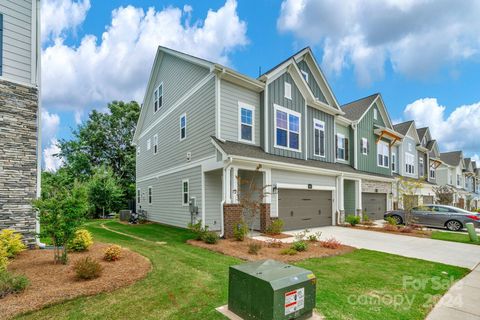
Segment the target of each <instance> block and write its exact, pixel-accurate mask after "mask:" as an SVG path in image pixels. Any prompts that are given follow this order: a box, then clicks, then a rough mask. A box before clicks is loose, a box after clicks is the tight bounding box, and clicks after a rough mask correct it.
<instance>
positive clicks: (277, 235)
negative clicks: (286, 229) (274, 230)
mask: <svg viewBox="0 0 480 320" xmlns="http://www.w3.org/2000/svg"><path fill="white" fill-rule="evenodd" d="M260 235H261V236H262V237H267V238H273V239H286V238H292V237H293V236H291V235H289V234H286V233H279V234H268V233H261V234H260Z"/></svg>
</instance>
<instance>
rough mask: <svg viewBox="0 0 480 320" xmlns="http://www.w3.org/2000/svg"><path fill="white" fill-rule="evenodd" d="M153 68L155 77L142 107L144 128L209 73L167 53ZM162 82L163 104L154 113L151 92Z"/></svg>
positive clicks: (205, 69)
mask: <svg viewBox="0 0 480 320" xmlns="http://www.w3.org/2000/svg"><path fill="white" fill-rule="evenodd" d="M157 67H158V70H155V74H156V77H155V78H154V79H153V80H152V81H153V85H152V86H151V88H149V91H148V92H147V95H146V97H147V98H146V101H145V105H144V106H143V108H145V110H146V111H147V112H146V114H145V116H146V117H145V119H144V124H143V125H144V128H147V127H148V126H149V124H151V123H152V122H154V121H155V120H156V119H157V118H158V117H160V116H161V115H162V114H164V113H165V112H166V111H167V110H168V109H169V108H170V107H172V106H173V104H175V103H176V102H177V101H178V100H179V99H180V98H181V97H182V96H184V95H185V93H187V91H188V90H190V89H191V88H192V87H193V86H195V84H197V83H198V82H199V81H200V80H201V79H202V78H204V77H205V76H207V75H208V74H209V72H210V71H209V70H208V69H207V68H204V67H201V66H198V65H196V64H193V63H191V62H188V61H185V60H183V59H179V58H177V57H174V56H172V55H169V54H163V59H162V61H161V63H160V65H159V66H157ZM162 82H163V106H162V107H161V108H160V110H159V111H157V112H156V113H154V112H153V111H154V109H153V94H154V90H155V89H156V88H157V87H158V86H159V85H160V83H162Z"/></svg>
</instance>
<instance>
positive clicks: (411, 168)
mask: <svg viewBox="0 0 480 320" xmlns="http://www.w3.org/2000/svg"><path fill="white" fill-rule="evenodd" d="M405 172H406V173H409V174H414V173H415V156H414V155H413V154H411V153H406V154H405Z"/></svg>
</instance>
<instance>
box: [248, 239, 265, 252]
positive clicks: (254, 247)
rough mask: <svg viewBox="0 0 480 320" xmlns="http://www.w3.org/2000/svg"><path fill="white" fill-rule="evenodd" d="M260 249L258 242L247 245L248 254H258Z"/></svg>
mask: <svg viewBox="0 0 480 320" xmlns="http://www.w3.org/2000/svg"><path fill="white" fill-rule="evenodd" d="M260 249H262V245H261V244H260V243H259V242H254V241H252V242H250V243H249V244H248V253H250V254H258V252H260Z"/></svg>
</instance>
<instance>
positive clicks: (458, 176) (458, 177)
mask: <svg viewBox="0 0 480 320" xmlns="http://www.w3.org/2000/svg"><path fill="white" fill-rule="evenodd" d="M457 186H459V187H460V175H459V174H457Z"/></svg>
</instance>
